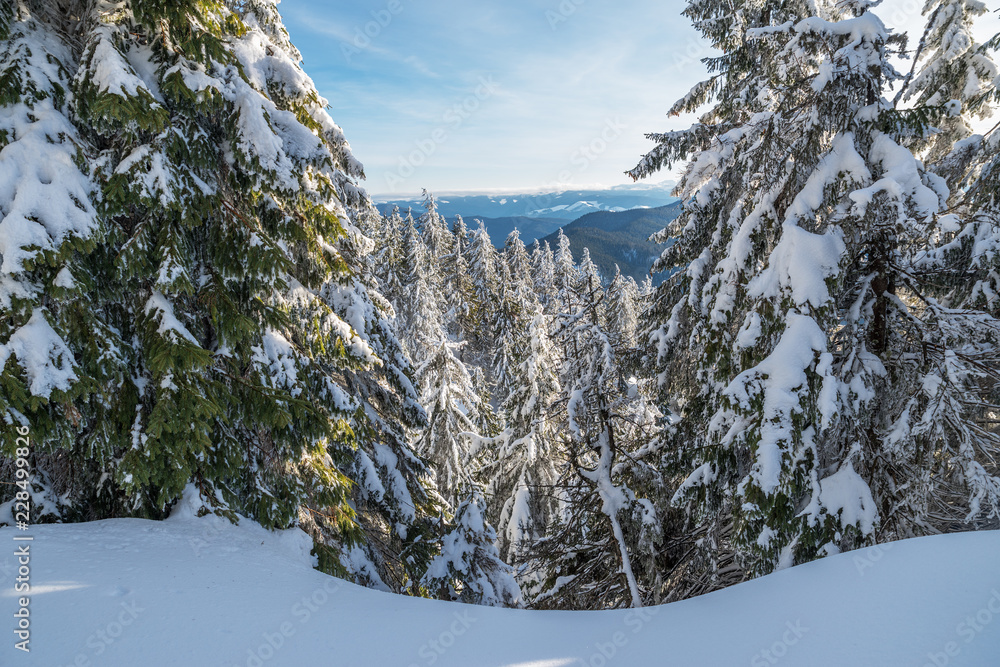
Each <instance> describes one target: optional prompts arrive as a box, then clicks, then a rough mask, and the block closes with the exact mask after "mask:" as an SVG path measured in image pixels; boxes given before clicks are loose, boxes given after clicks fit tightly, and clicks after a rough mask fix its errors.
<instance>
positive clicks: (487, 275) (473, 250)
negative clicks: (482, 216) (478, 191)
mask: <svg viewBox="0 0 1000 667" xmlns="http://www.w3.org/2000/svg"><path fill="white" fill-rule="evenodd" d="M477 222H478V226H477V227H476V229H475V230H473V231H472V233H471V240H470V243H469V277H470V278H472V286H473V290H474V292H475V298H476V302H477V303H478V305H479V308H480V314H479V321H480V322H483V323H484V326H481V327H479V328H478V330H477V332H476V336H475V343H476V344H477V346H478V347H480V348H481V349H484V350H489V349H492V347H493V343H494V342H495V340H496V336H495V335H494V333H493V329H492V327H490V326H486V324H488V323H492V322H493V321H494V318H495V317H496V310H497V304H498V302H499V289H500V276H499V273H498V270H499V257H498V254H497V251H496V248H494V247H493V241H492V240H491V239H490V235H489V232H487V231H486V226H485V225H484V224H483V221H482V220H479V221H477Z"/></svg>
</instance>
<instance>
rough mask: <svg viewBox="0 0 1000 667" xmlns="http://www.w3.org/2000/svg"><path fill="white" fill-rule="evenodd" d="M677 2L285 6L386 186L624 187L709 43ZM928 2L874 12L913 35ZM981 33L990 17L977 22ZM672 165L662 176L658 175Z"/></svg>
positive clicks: (909, 1) (385, 189)
mask: <svg viewBox="0 0 1000 667" xmlns="http://www.w3.org/2000/svg"><path fill="white" fill-rule="evenodd" d="M685 5H686V3H685V2H682V1H681V0H548V1H546V0H508V1H507V2H504V3H468V2H464V1H461V0H433V1H428V2H420V3H418V2H416V1H415V0H355V1H354V2H350V3H348V2H329V1H323V0H283V2H281V4H280V6H279V9H280V10H281V13H282V15H283V17H284V19H285V23H286V26H287V27H288V29H289V32H290V33H291V36H292V40H293V42H294V43H295V44H296V46H297V47H298V48H299V50H300V51H301V52H302V54H303V59H304V61H305V67H306V71H307V72H308V73H309V74H310V75H311V76H312V77H313V79H314V80H315V81H316V83H317V86H318V87H319V89H320V92H321V93H322V94H323V95H324V96H325V97H327V99H329V100H330V104H331V114H332V115H333V117H334V119H335V120H336V121H337V122H338V123H339V124H340V125H341V126H342V127H343V128H344V130H345V132H346V134H347V137H348V139H349V140H350V141H351V144H352V146H353V148H354V152H355V154H356V155H357V157H358V158H359V159H360V160H361V161H362V162H363V163H364V164H365V167H366V172H367V175H368V183H367V187H368V189H369V191H371V192H373V193H376V194H404V193H412V192H418V191H419V190H420V189H421V188H428V189H430V190H436V191H441V192H443V191H458V190H497V189H508V190H512V191H513V190H521V189H537V188H539V187H542V188H544V187H552V188H555V187H565V186H584V185H596V184H602V185H606V186H612V185H618V184H622V183H626V182H628V178H627V177H626V176H625V175H624V172H625V171H626V170H628V169H630V168H631V167H633V166H634V165H635V164H636V162H637V161H638V159H639V158H640V157H641V156H642V154H644V153H645V152H646V151H647V150H649V148H650V147H651V144H650V143H649V142H648V141H647V140H646V139H645V138H644V134H645V133H647V132H662V131H666V130H670V129H680V128H682V127H685V126H687V125H688V124H689V123H690V122H691V120H692V118H684V117H682V118H667V117H666V116H665V112H666V110H667V109H668V108H669V107H670V106H671V104H672V103H673V102H674V101H675V100H676V99H677V98H679V97H681V96H682V95H684V94H685V93H686V92H687V91H688V90H689V89H690V88H691V86H692V85H694V84H695V83H697V82H698V81H700V80H701V79H702V78H703V77H704V76H705V74H706V70H705V67H704V66H703V65H702V63H701V62H700V59H701V58H703V57H705V56H708V55H711V54H712V51H711V49H710V48H708V46H707V45H706V44H705V43H704V42H703V41H702V40H701V38H700V35H699V33H697V32H696V31H695V30H694V29H693V28H692V27H691V25H690V22H689V21H688V20H687V19H686V18H685V17H684V16H682V15H681V11H682V10H683V8H684V6H685ZM923 5H924V2H923V0H887V2H885V3H884V4H883V5H882V7H881V8H880V9H879V13H880V14H881V15H882V16H883V17H884V18H885V19H886V21H887V23H891V24H893V25H897V26H899V27H900V28H901V29H904V30H908V31H910V32H911V37H913V33H914V32H916V31H919V30H920V28H921V25H922V18H921V16H920V10H921V9H922V8H923ZM982 23H983V25H982V31H983V33H984V34H983V37H985V33H986V31H987V30H989V29H991V28H992V27H993V25H994V24H995V23H996V21H995V19H994V18H992V17H991V18H989V19H983V22H982ZM669 176H671V174H664V178H667V177H669Z"/></svg>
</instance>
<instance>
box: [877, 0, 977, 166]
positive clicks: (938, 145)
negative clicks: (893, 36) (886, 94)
mask: <svg viewBox="0 0 1000 667" xmlns="http://www.w3.org/2000/svg"><path fill="white" fill-rule="evenodd" d="M923 13H924V15H925V16H927V17H928V19H927V26H926V28H925V30H924V34H923V37H922V38H921V40H920V43H919V45H918V47H917V55H916V57H915V58H914V62H913V67H914V70H913V71H911V73H910V75H909V76H908V77H907V79H906V81H904V85H903V87H902V88H901V89H900V92H899V93H898V94H897V95H896V100H897V101H898V100H900V98H902V100H903V101H907V102H909V101H912V102H913V103H915V105H916V106H917V107H918V108H919V107H928V106H931V107H933V106H940V107H944V108H945V111H946V113H945V115H944V116H943V117H942V118H941V120H940V121H939V122H938V123H937V125H938V128H937V131H936V132H935V133H934V134H933V136H931V137H929V138H928V143H929V144H930V148H931V149H930V151H929V155H928V160H929V161H931V162H936V161H937V160H939V159H941V158H942V157H944V156H945V155H947V154H948V153H949V152H950V151H951V149H952V146H953V145H954V144H955V142H956V141H960V140H962V139H965V138H967V137H968V136H970V135H971V134H972V129H971V128H970V127H969V121H970V120H973V119H983V118H987V117H989V115H990V114H991V112H992V109H991V108H990V106H989V105H988V104H987V98H988V91H987V89H986V88H987V86H988V85H989V84H990V82H992V81H993V79H994V78H995V77H996V76H997V67H996V65H995V64H994V63H993V61H992V60H991V59H990V58H989V56H988V54H987V52H986V48H985V47H984V45H981V44H978V43H976V41H975V38H974V37H973V35H972V27H973V22H974V20H975V19H976V18H978V17H980V16H982V15H984V14H985V13H986V5H984V4H983V3H981V2H979V1H978V0H928V2H927V4H925V5H924V10H923ZM917 65H920V70H919V71H917V72H916V76H913V74H914V71H916V67H917Z"/></svg>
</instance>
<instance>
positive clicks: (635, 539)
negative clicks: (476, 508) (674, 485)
mask: <svg viewBox="0 0 1000 667" xmlns="http://www.w3.org/2000/svg"><path fill="white" fill-rule="evenodd" d="M583 304H584V306H583V307H584V308H586V309H590V310H593V309H594V307H595V306H596V303H594V301H593V300H591V299H590V298H585V299H584V300H583ZM570 315H578V314H576V313H571V314H570ZM570 321H571V322H573V324H571V325H570V327H569V328H567V329H565V330H564V331H563V335H562V339H563V340H564V341H567V342H568V345H569V347H570V348H571V351H570V350H567V360H566V362H565V370H564V373H563V376H564V377H563V380H562V385H563V387H564V391H565V396H564V397H563V398H562V399H561V400H560V401H559V405H561V406H565V412H564V413H561V414H564V417H563V419H564V424H565V428H563V429H560V430H561V432H563V433H565V434H566V435H565V436H564V437H563V438H561V448H560V449H561V451H560V454H559V457H558V458H559V460H560V461H565V462H566V463H565V465H563V466H561V467H562V468H563V472H562V474H561V475H560V479H559V483H558V488H559V489H560V501H561V505H562V508H561V510H560V511H559V512H558V513H557V514H556V516H555V517H554V520H553V521H552V523H551V525H550V527H549V531H548V534H547V535H546V536H545V538H544V539H542V540H540V541H539V542H538V543H537V544H536V545H534V547H533V549H532V553H533V555H534V557H535V559H534V562H533V565H534V566H535V567H536V568H541V569H542V570H543V572H544V577H543V581H542V584H541V586H540V588H539V591H538V592H537V593H536V594H535V598H534V599H535V603H536V604H541V605H542V606H549V605H552V604H553V603H558V606H561V607H566V606H568V607H570V608H582V609H602V608H613V607H621V606H631V607H640V606H643V604H644V601H645V600H648V599H650V598H651V597H652V594H653V589H654V586H655V584H656V582H657V581H658V579H659V576H658V575H659V571H658V567H657V565H658V564H657V562H656V561H657V557H656V556H657V552H658V551H659V550H660V547H661V546H662V544H661V543H662V537H663V535H662V532H661V528H662V525H663V519H662V517H661V516H659V515H658V512H657V508H656V506H655V505H654V502H653V501H652V500H650V499H649V498H648V497H646V498H643V497H641V496H640V495H638V494H637V491H639V492H640V493H641V492H643V491H645V492H651V493H652V497H653V498H656V497H662V496H663V491H664V489H663V485H662V483H661V482H660V475H659V473H658V471H657V470H656V464H657V463H658V460H657V458H658V455H657V441H656V440H655V435H656V430H657V424H656V421H657V413H656V412H655V410H650V409H649V406H648V404H646V403H645V401H644V400H643V399H642V397H641V394H640V392H639V390H638V387H637V386H636V385H635V384H634V381H633V383H632V385H631V386H629V383H628V381H627V379H626V378H625V377H624V376H623V374H622V372H621V370H620V368H619V367H618V361H617V358H616V355H615V352H614V348H613V345H612V342H611V338H610V336H609V335H608V334H607V332H605V331H604V330H603V329H602V328H601V326H600V325H599V324H597V323H595V322H593V321H592V319H589V320H588V318H585V317H571V318H570ZM552 416H553V415H550V418H551V417H552Z"/></svg>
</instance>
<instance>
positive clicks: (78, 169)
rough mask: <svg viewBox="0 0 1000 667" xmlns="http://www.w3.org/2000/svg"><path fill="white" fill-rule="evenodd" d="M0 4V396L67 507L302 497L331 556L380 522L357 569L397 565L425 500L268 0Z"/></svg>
mask: <svg viewBox="0 0 1000 667" xmlns="http://www.w3.org/2000/svg"><path fill="white" fill-rule="evenodd" d="M0 14H2V15H3V17H4V21H3V22H2V25H3V34H2V35H0V37H2V43H0V50H2V51H3V53H4V60H3V62H4V70H3V75H2V77H0V86H3V95H2V96H0V103H2V104H3V107H2V109H3V111H2V112H0V146H2V147H3V162H4V167H3V169H0V174H2V175H0V182H2V183H3V185H2V188H0V201H2V204H0V206H2V207H3V214H4V218H3V222H2V223H0V224H2V225H3V227H4V229H3V232H4V233H3V238H4V243H3V247H2V249H0V254H2V267H3V273H2V285H3V290H2V294H0V297H2V298H0V313H2V316H0V321H2V323H3V324H2V325H0V341H2V344H0V360H2V364H0V365H2V367H3V370H2V373H3V375H2V382H0V386H2V390H0V410H2V411H3V414H4V420H5V421H8V422H18V423H25V422H30V423H31V425H32V429H33V433H34V434H35V435H36V437H37V442H38V447H37V449H36V455H35V457H36V459H37V460H36V461H35V464H36V467H37V468H39V469H40V470H42V471H44V473H43V474H42V476H43V477H44V478H45V479H47V480H51V481H53V484H55V485H57V486H58V487H59V488H58V493H59V495H60V497H62V498H63V499H65V500H66V502H67V503H69V504H72V505H75V507H76V513H75V514H74V515H73V516H75V517H82V518H101V517H107V516H122V515H135V516H152V517H155V516H162V515H163V513H164V512H165V511H166V509H167V508H168V507H169V506H170V504H171V503H172V502H173V501H174V500H176V499H177V498H178V497H179V496H180V494H181V492H182V491H183V489H184V488H185V486H186V485H188V484H190V483H194V484H196V485H197V486H198V488H199V489H200V491H201V494H202V496H203V498H205V499H206V503H207V504H209V505H210V506H212V507H213V508H214V509H215V511H218V512H220V513H225V514H227V515H229V516H233V515H232V514H231V512H232V511H238V512H240V513H243V514H245V515H247V516H250V517H251V518H253V519H255V520H257V521H259V522H261V523H262V524H264V525H266V526H278V527H280V526H288V525H291V524H294V523H296V522H299V521H303V524H304V525H305V527H307V528H308V529H309V530H311V531H312V532H313V534H314V536H315V537H316V538H317V540H318V542H317V549H318V551H319V553H320V561H321V565H322V566H323V567H324V569H327V570H334V571H344V570H347V571H355V570H353V569H352V566H351V563H350V562H348V561H349V560H350V558H349V556H348V552H350V551H351V550H352V549H353V548H354V547H355V546H357V545H362V546H366V547H367V546H370V545H371V544H374V543H375V542H376V540H377V539H378V538H379V536H380V533H382V532H384V531H383V529H384V526H386V525H388V526H393V528H391V529H390V531H391V532H393V533H395V535H396V536H395V538H394V539H395V544H393V545H390V550H391V551H392V552H393V558H394V559H395V560H394V563H395V564H394V565H390V564H388V562H387V561H383V562H380V563H376V568H375V570H373V572H374V574H373V576H374V577H375V578H388V575H389V574H392V570H395V575H396V576H397V579H398V581H403V580H410V581H416V580H419V578H420V576H421V574H422V570H423V569H424V568H426V566H427V563H428V562H429V560H430V558H431V557H432V556H433V553H431V552H432V551H433V547H434V544H435V543H434V541H433V539H426V538H432V537H433V531H432V529H433V525H432V522H431V520H430V518H429V517H431V516H434V515H436V514H437V507H436V505H437V501H436V500H435V498H434V497H433V493H432V492H431V491H430V487H428V486H427V485H425V479H426V468H425V467H424V464H423V463H422V462H421V461H420V460H419V459H418V458H417V457H416V456H415V455H414V454H413V452H412V451H411V450H410V449H409V447H408V445H407V444H406V439H405V436H406V431H407V430H408V429H410V428H413V427H415V426H418V425H419V424H420V423H421V422H422V420H423V419H424V415H423V411H422V410H421V409H420V407H419V405H418V404H417V402H416V400H415V398H416V396H415V392H414V391H413V387H412V384H411V382H410V373H411V371H410V369H409V367H408V364H407V362H406V361H405V357H404V356H403V355H402V354H401V353H400V350H399V347H398V341H397V340H396V338H395V337H394V335H393V333H392V332H391V330H390V328H389V325H388V321H387V319H386V310H385V305H386V304H385V302H384V300H383V299H382V298H381V297H380V296H379V295H378V294H377V292H375V291H374V290H373V289H372V284H371V276H370V275H368V274H367V273H366V272H367V271H370V263H369V260H368V258H367V253H369V252H370V251H371V243H370V242H369V241H368V240H367V239H365V238H364V237H363V235H362V234H361V233H360V230H359V227H362V226H368V225H369V224H370V223H371V221H372V220H373V219H374V216H375V215H376V213H375V211H374V208H373V207H372V205H371V202H370V201H369V200H368V198H367V196H366V195H365V194H364V191H363V190H362V189H361V188H360V186H359V185H358V184H357V182H358V181H359V180H360V179H361V178H363V171H362V168H361V165H360V164H359V163H358V162H357V160H355V159H354V157H353V156H352V155H351V152H350V148H349V146H348V145H347V142H346V140H345V139H344V136H343V133H342V132H341V130H340V128H339V127H337V125H336V124H335V123H334V122H333V121H332V120H331V119H330V117H329V116H328V115H327V113H326V111H325V106H326V104H325V101H324V100H322V98H321V97H320V96H319V95H318V93H317V92H316V90H315V87H314V86H313V84H312V82H311V81H310V80H309V78H308V77H307V76H306V75H305V74H304V72H303V71H302V69H301V63H300V57H299V54H298V53H297V52H296V51H295V49H294V48H293V47H292V46H291V44H290V43H289V41H288V36H287V33H286V32H285V30H284V28H283V27H282V25H281V23H280V19H279V17H278V14H277V12H276V9H275V6H274V3H271V2H265V1H262V0H257V1H251V2H240V3H236V2H232V3H220V2H204V3H191V2H181V3H162V2H152V1H143V0H134V1H127V0H97V1H95V2H87V3H84V2H82V1H81V2H73V1H71V2H65V3H61V4H59V5H58V6H56V5H54V4H53V3H42V2H31V1H29V0H19V1H18V2H16V3H10V2H5V3H3V4H2V5H0ZM19 150H20V151H22V152H21V153H20V157H18V151H19ZM25 151H30V153H29V152H25ZM10 158H16V160H15V161H16V162H17V163H18V164H19V165H20V166H18V167H17V168H12V167H13V166H14V162H11V160H10ZM22 159H23V162H22ZM29 165H36V166H34V167H31V168H29ZM32 178H34V179H38V180H39V181H40V182H39V185H36V186H35V187H29V186H30V185H31V179H32ZM39 186H45V187H39ZM15 188H16V190H17V192H18V195H17V196H16V197H15V196H14V189H15ZM3 193H6V195H4V194H3ZM4 452H5V454H7V455H9V454H10V451H9V450H8V449H6V445H5V449H4ZM305 515H308V518H306V519H303V518H302V517H303V516H305ZM425 544H426V545H427V546H424V545H425ZM355 573H356V571H355ZM401 587H402V586H397V587H396V589H397V590H399V589H400V588H401Z"/></svg>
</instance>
